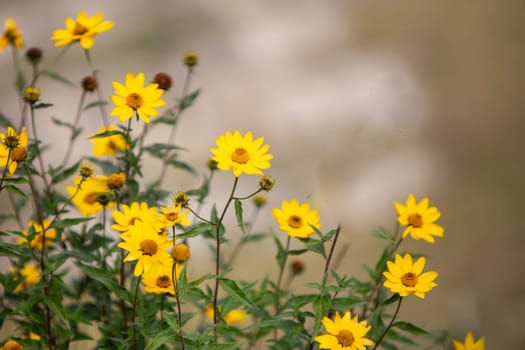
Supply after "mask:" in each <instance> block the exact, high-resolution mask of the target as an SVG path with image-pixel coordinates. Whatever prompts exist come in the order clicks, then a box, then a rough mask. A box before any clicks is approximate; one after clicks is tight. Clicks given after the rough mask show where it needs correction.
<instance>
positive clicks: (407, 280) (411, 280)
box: [401, 272, 417, 287]
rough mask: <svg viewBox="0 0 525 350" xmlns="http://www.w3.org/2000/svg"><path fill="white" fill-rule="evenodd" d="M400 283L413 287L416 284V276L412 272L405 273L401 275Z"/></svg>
mask: <svg viewBox="0 0 525 350" xmlns="http://www.w3.org/2000/svg"><path fill="white" fill-rule="evenodd" d="M401 283H403V285H404V286H405V287H415V286H416V284H417V276H416V275H415V274H414V273H412V272H408V273H405V274H404V275H403V276H402V277H401Z"/></svg>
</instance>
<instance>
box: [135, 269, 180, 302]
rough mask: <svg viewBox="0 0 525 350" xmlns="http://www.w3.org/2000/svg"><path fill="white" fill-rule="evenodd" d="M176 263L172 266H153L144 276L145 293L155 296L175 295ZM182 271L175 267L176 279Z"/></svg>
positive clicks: (142, 280)
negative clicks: (173, 274)
mask: <svg viewBox="0 0 525 350" xmlns="http://www.w3.org/2000/svg"><path fill="white" fill-rule="evenodd" d="M173 264H174V262H173V261H172V262H171V263H170V264H156V265H153V266H152V267H151V268H150V269H149V270H148V271H147V272H144V274H143V275H142V279H141V282H142V284H143V285H144V291H145V292H146V293H155V294H167V293H169V294H171V295H175V284H174V283H173V278H172V269H173ZM181 271H182V267H181V266H180V265H179V264H177V265H176V266H175V273H176V277H175V278H177V279H178V278H179V275H180V273H181Z"/></svg>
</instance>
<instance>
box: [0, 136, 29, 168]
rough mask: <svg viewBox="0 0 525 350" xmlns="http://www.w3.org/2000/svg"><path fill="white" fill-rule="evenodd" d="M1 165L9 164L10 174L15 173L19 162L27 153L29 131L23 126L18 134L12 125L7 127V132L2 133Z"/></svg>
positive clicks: (0, 138) (0, 147) (0, 137)
mask: <svg viewBox="0 0 525 350" xmlns="http://www.w3.org/2000/svg"><path fill="white" fill-rule="evenodd" d="M0 140H1V141H2V143H1V144H0V167H5V166H7V167H8V168H7V170H8V171H9V174H11V175H13V174H14V173H15V171H16V168H17V167H18V162H19V161H22V160H24V159H25V156H26V155H27V151H26V146H27V132H26V128H22V131H21V132H20V134H18V133H17V132H16V131H15V129H13V128H12V127H8V128H7V134H4V133H0Z"/></svg>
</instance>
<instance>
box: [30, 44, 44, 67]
mask: <svg viewBox="0 0 525 350" xmlns="http://www.w3.org/2000/svg"><path fill="white" fill-rule="evenodd" d="M26 58H27V60H28V61H29V62H30V63H31V64H37V63H38V62H40V60H41V59H42V50H41V49H40V48H39V47H30V48H29V49H27V51H26Z"/></svg>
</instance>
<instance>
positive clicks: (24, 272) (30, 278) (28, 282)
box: [15, 263, 40, 292]
mask: <svg viewBox="0 0 525 350" xmlns="http://www.w3.org/2000/svg"><path fill="white" fill-rule="evenodd" d="M20 275H21V276H22V278H23V280H22V281H21V282H20V283H19V284H18V286H16V288H15V291H17V292H19V291H22V290H24V289H26V288H28V287H29V286H32V285H33V284H36V283H38V281H40V269H39V268H38V267H36V266H35V264H33V263H27V264H25V265H24V267H22V269H21V270H20ZM15 278H16V279H17V280H18V278H19V277H18V273H16V274H15Z"/></svg>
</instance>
